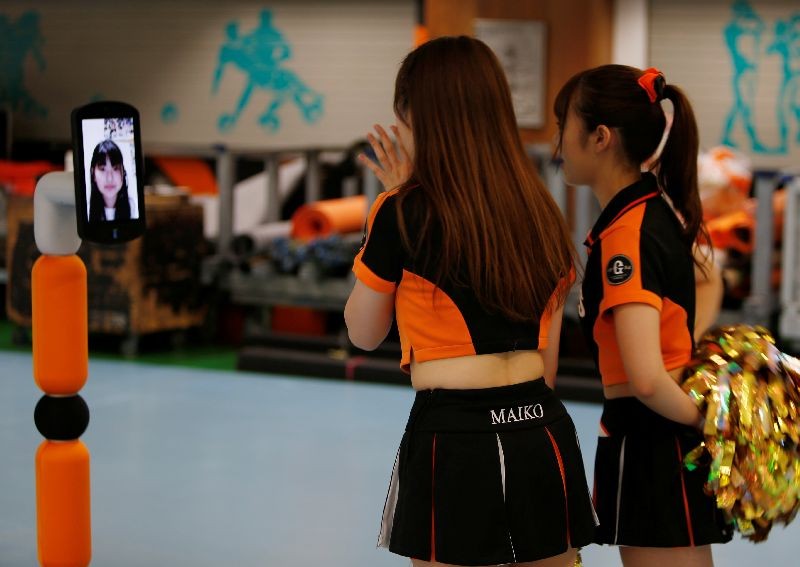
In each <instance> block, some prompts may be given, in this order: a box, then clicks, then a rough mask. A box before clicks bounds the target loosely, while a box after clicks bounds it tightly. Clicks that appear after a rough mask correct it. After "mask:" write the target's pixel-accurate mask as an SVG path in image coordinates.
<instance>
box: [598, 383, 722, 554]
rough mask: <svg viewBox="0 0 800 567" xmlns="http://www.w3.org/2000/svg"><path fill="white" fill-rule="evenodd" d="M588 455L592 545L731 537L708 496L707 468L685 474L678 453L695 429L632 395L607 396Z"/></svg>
mask: <svg viewBox="0 0 800 567" xmlns="http://www.w3.org/2000/svg"><path fill="white" fill-rule="evenodd" d="M600 421H601V425H600V430H601V433H600V438H599V439H598V445H597V455H596V457H595V470H594V474H595V477H594V478H595V486H594V501H595V506H596V508H597V514H598V517H599V518H600V527H599V528H598V530H597V532H596V534H597V537H596V539H595V541H596V542H597V543H605V544H613V545H628V546H636V547H692V546H699V545H707V544H712V543H724V542H727V541H730V540H731V537H732V534H733V526H732V525H731V524H729V523H727V522H726V520H725V518H724V516H723V513H722V511H720V510H719V509H718V508H717V506H716V501H715V499H714V497H713V496H709V495H707V494H706V493H705V492H704V488H703V485H704V483H705V482H706V480H707V478H708V473H709V467H708V465H707V464H706V465H702V464H701V466H699V467H698V468H696V469H695V470H692V471H689V470H687V469H686V468H685V467H684V466H683V458H684V457H685V456H686V454H687V453H688V452H689V451H691V450H692V449H694V448H695V447H697V446H698V445H699V444H700V442H701V441H702V435H701V433H700V432H698V431H697V430H695V429H694V428H692V427H689V426H685V425H681V424H679V423H675V422H674V421H671V420H669V419H666V418H665V417H662V416H661V415H659V414H657V413H655V412H654V411H652V410H651V409H649V408H648V407H647V406H645V405H644V404H643V403H642V402H640V401H639V400H637V399H636V398H618V399H614V400H606V401H605V404H604V406H603V416H602V418H601V420H600Z"/></svg>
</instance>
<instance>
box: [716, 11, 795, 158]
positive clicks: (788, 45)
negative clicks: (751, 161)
mask: <svg viewBox="0 0 800 567" xmlns="http://www.w3.org/2000/svg"><path fill="white" fill-rule="evenodd" d="M731 10H732V13H733V17H732V19H731V21H730V22H729V23H728V25H727V26H726V27H725V29H724V30H723V37H724V39H725V45H726V46H727V48H728V52H729V53H730V56H731V66H732V71H733V77H732V90H733V107H732V108H731V110H730V111H729V112H728V116H727V119H726V120H725V127H724V130H723V134H722V143H723V144H724V145H726V146H730V147H733V148H737V147H739V146H740V144H739V143H737V141H736V133H737V129H736V126H737V125H739V124H741V126H742V128H743V131H744V133H745V134H746V136H747V140H748V142H749V148H743V149H745V150H748V149H749V150H751V151H753V152H754V153H758V154H764V155H767V154H786V153H788V152H789V150H790V145H791V144H792V142H794V143H796V144H800V12H798V13H795V14H793V15H790V16H789V17H788V18H787V19H785V20H778V21H777V22H775V26H774V31H773V37H772V38H771V39H770V40H769V41H767V42H765V43H766V46H765V47H762V36H764V35H765V33H766V32H767V25H766V24H765V23H764V21H763V19H762V18H761V17H760V16H759V15H758V13H757V12H756V11H755V10H754V9H753V7H752V6H751V5H750V3H749V2H748V1H747V0H734V2H732V3H731ZM762 49H763V53H762ZM762 56H766V57H780V68H781V84H780V85H779V88H778V100H777V101H776V103H775V107H776V109H777V121H778V124H777V126H778V137H779V139H778V141H777V144H775V145H772V146H768V145H767V144H765V143H763V141H762V140H761V139H760V138H759V136H758V131H757V128H756V120H755V118H754V112H755V102H756V87H757V86H758V81H759V74H758V71H759V63H760V62H761V60H762ZM792 130H794V131H795V135H794V138H793V139H792V136H791V131H792Z"/></svg>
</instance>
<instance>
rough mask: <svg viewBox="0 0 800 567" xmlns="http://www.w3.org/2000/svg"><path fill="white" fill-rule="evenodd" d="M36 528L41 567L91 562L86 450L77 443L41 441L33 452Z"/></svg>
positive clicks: (79, 565)
mask: <svg viewBox="0 0 800 567" xmlns="http://www.w3.org/2000/svg"><path fill="white" fill-rule="evenodd" d="M36 524H37V527H38V536H39V538H38V549H39V564H40V565H42V567H86V566H87V565H89V563H90V562H91V560H92V522H91V503H90V492H89V450H88V449H87V448H86V445H84V444H83V443H81V442H80V441H67V442H54V441H44V442H42V444H41V445H39V449H38V451H36Z"/></svg>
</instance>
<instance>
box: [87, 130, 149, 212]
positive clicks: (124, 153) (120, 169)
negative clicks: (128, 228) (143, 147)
mask: <svg viewBox="0 0 800 567" xmlns="http://www.w3.org/2000/svg"><path fill="white" fill-rule="evenodd" d="M82 130H83V155H84V161H85V163H84V172H85V177H86V214H87V216H88V220H89V222H90V223H103V222H111V221H126V220H132V219H137V218H139V203H138V199H137V197H138V195H137V190H136V188H137V184H136V173H137V172H136V166H135V164H136V155H135V144H134V138H133V136H134V129H133V119H132V118H92V119H86V120H83V121H82Z"/></svg>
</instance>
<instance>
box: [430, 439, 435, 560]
mask: <svg viewBox="0 0 800 567" xmlns="http://www.w3.org/2000/svg"><path fill="white" fill-rule="evenodd" d="M435 479H436V434H435V433H434V434H433V450H432V451H431V563H435V562H436V524H435V522H436V510H435V506H434V504H433V494H434V493H433V488H434V486H435V484H436V480H435Z"/></svg>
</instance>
